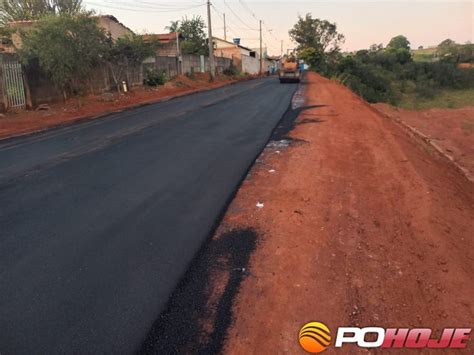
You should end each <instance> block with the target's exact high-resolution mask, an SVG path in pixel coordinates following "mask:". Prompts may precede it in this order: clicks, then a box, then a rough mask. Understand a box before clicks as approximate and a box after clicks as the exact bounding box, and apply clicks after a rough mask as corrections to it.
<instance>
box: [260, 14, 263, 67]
mask: <svg viewBox="0 0 474 355" xmlns="http://www.w3.org/2000/svg"><path fill="white" fill-rule="evenodd" d="M262 74H263V47H262V20H260V75H262Z"/></svg>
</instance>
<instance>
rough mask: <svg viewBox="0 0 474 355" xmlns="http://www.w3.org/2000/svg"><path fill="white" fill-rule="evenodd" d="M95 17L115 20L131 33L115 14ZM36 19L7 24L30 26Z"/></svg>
mask: <svg viewBox="0 0 474 355" xmlns="http://www.w3.org/2000/svg"><path fill="white" fill-rule="evenodd" d="M94 17H95V18H97V19H106V20H110V21H112V22H115V23H117V24H118V25H120V26H122V27H123V28H125V29H126V30H127V31H130V32H131V33H133V31H132V30H131V29H130V28H128V27H127V26H125V25H124V24H123V23H122V22H120V21H119V20H118V19H117V18H116V17H115V16H113V15H99V16H94ZM37 22H38V20H21V21H11V22H8V24H7V25H8V26H30V25H34V24H35V23H37Z"/></svg>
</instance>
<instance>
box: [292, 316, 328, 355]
mask: <svg viewBox="0 0 474 355" xmlns="http://www.w3.org/2000/svg"><path fill="white" fill-rule="evenodd" d="M299 338H300V345H301V347H302V348H303V349H304V350H306V351H307V352H309V353H312V354H317V353H320V352H323V351H324V350H326V349H327V348H328V346H329V345H331V332H330V330H329V328H328V327H326V326H325V325H324V324H323V323H319V322H311V323H308V324H305V325H304V326H303V328H301V330H300V336H299Z"/></svg>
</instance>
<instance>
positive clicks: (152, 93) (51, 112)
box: [0, 74, 249, 139]
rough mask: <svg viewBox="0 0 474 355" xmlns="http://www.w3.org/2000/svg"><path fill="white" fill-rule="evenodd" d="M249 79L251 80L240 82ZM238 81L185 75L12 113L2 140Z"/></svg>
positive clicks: (0, 129) (2, 126) (0, 127)
mask: <svg viewBox="0 0 474 355" xmlns="http://www.w3.org/2000/svg"><path fill="white" fill-rule="evenodd" d="M247 79H249V78H241V79H239V80H247ZM235 81H237V79H232V78H229V77H224V76H222V77H217V78H216V80H214V81H213V82H209V76H208V75H203V74H195V78H194V79H190V78H188V77H186V76H184V75H183V76H179V77H177V78H175V79H173V80H172V81H170V82H168V83H166V84H165V85H164V86H161V87H157V88H144V87H138V88H134V89H133V90H132V91H130V92H129V93H127V94H126V95H122V96H120V97H119V96H118V95H117V94H107V95H89V96H87V97H82V98H81V99H80V100H78V99H70V100H68V102H67V103H66V104H64V103H55V104H51V105H48V109H47V110H40V111H25V112H19V113H8V114H7V115H6V116H5V117H2V118H0V139H2V138H7V137H10V136H16V135H20V134H25V133H30V132H35V131H39V130H44V129H47V128H50V127H55V126H58V125H61V124H66V123H68V122H73V121H77V120H81V119H85V118H87V119H94V118H97V117H98V116H101V115H103V114H107V113H110V112H114V111H120V110H123V109H127V108H131V107H136V106H138V105H141V104H147V103H153V102H156V101H159V100H164V99H167V98H172V97H175V96H180V95H185V94H190V93H193V92H198V91H202V90H206V89H213V88H218V87H221V86H224V85H227V84H230V83H232V82H235Z"/></svg>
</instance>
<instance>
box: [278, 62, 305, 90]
mask: <svg viewBox="0 0 474 355" xmlns="http://www.w3.org/2000/svg"><path fill="white" fill-rule="evenodd" d="M279 78H280V83H299V82H300V80H301V70H300V67H299V64H298V60H297V59H296V58H295V57H294V56H293V55H290V56H288V57H285V58H283V60H282V62H281V69H280V74H279Z"/></svg>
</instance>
